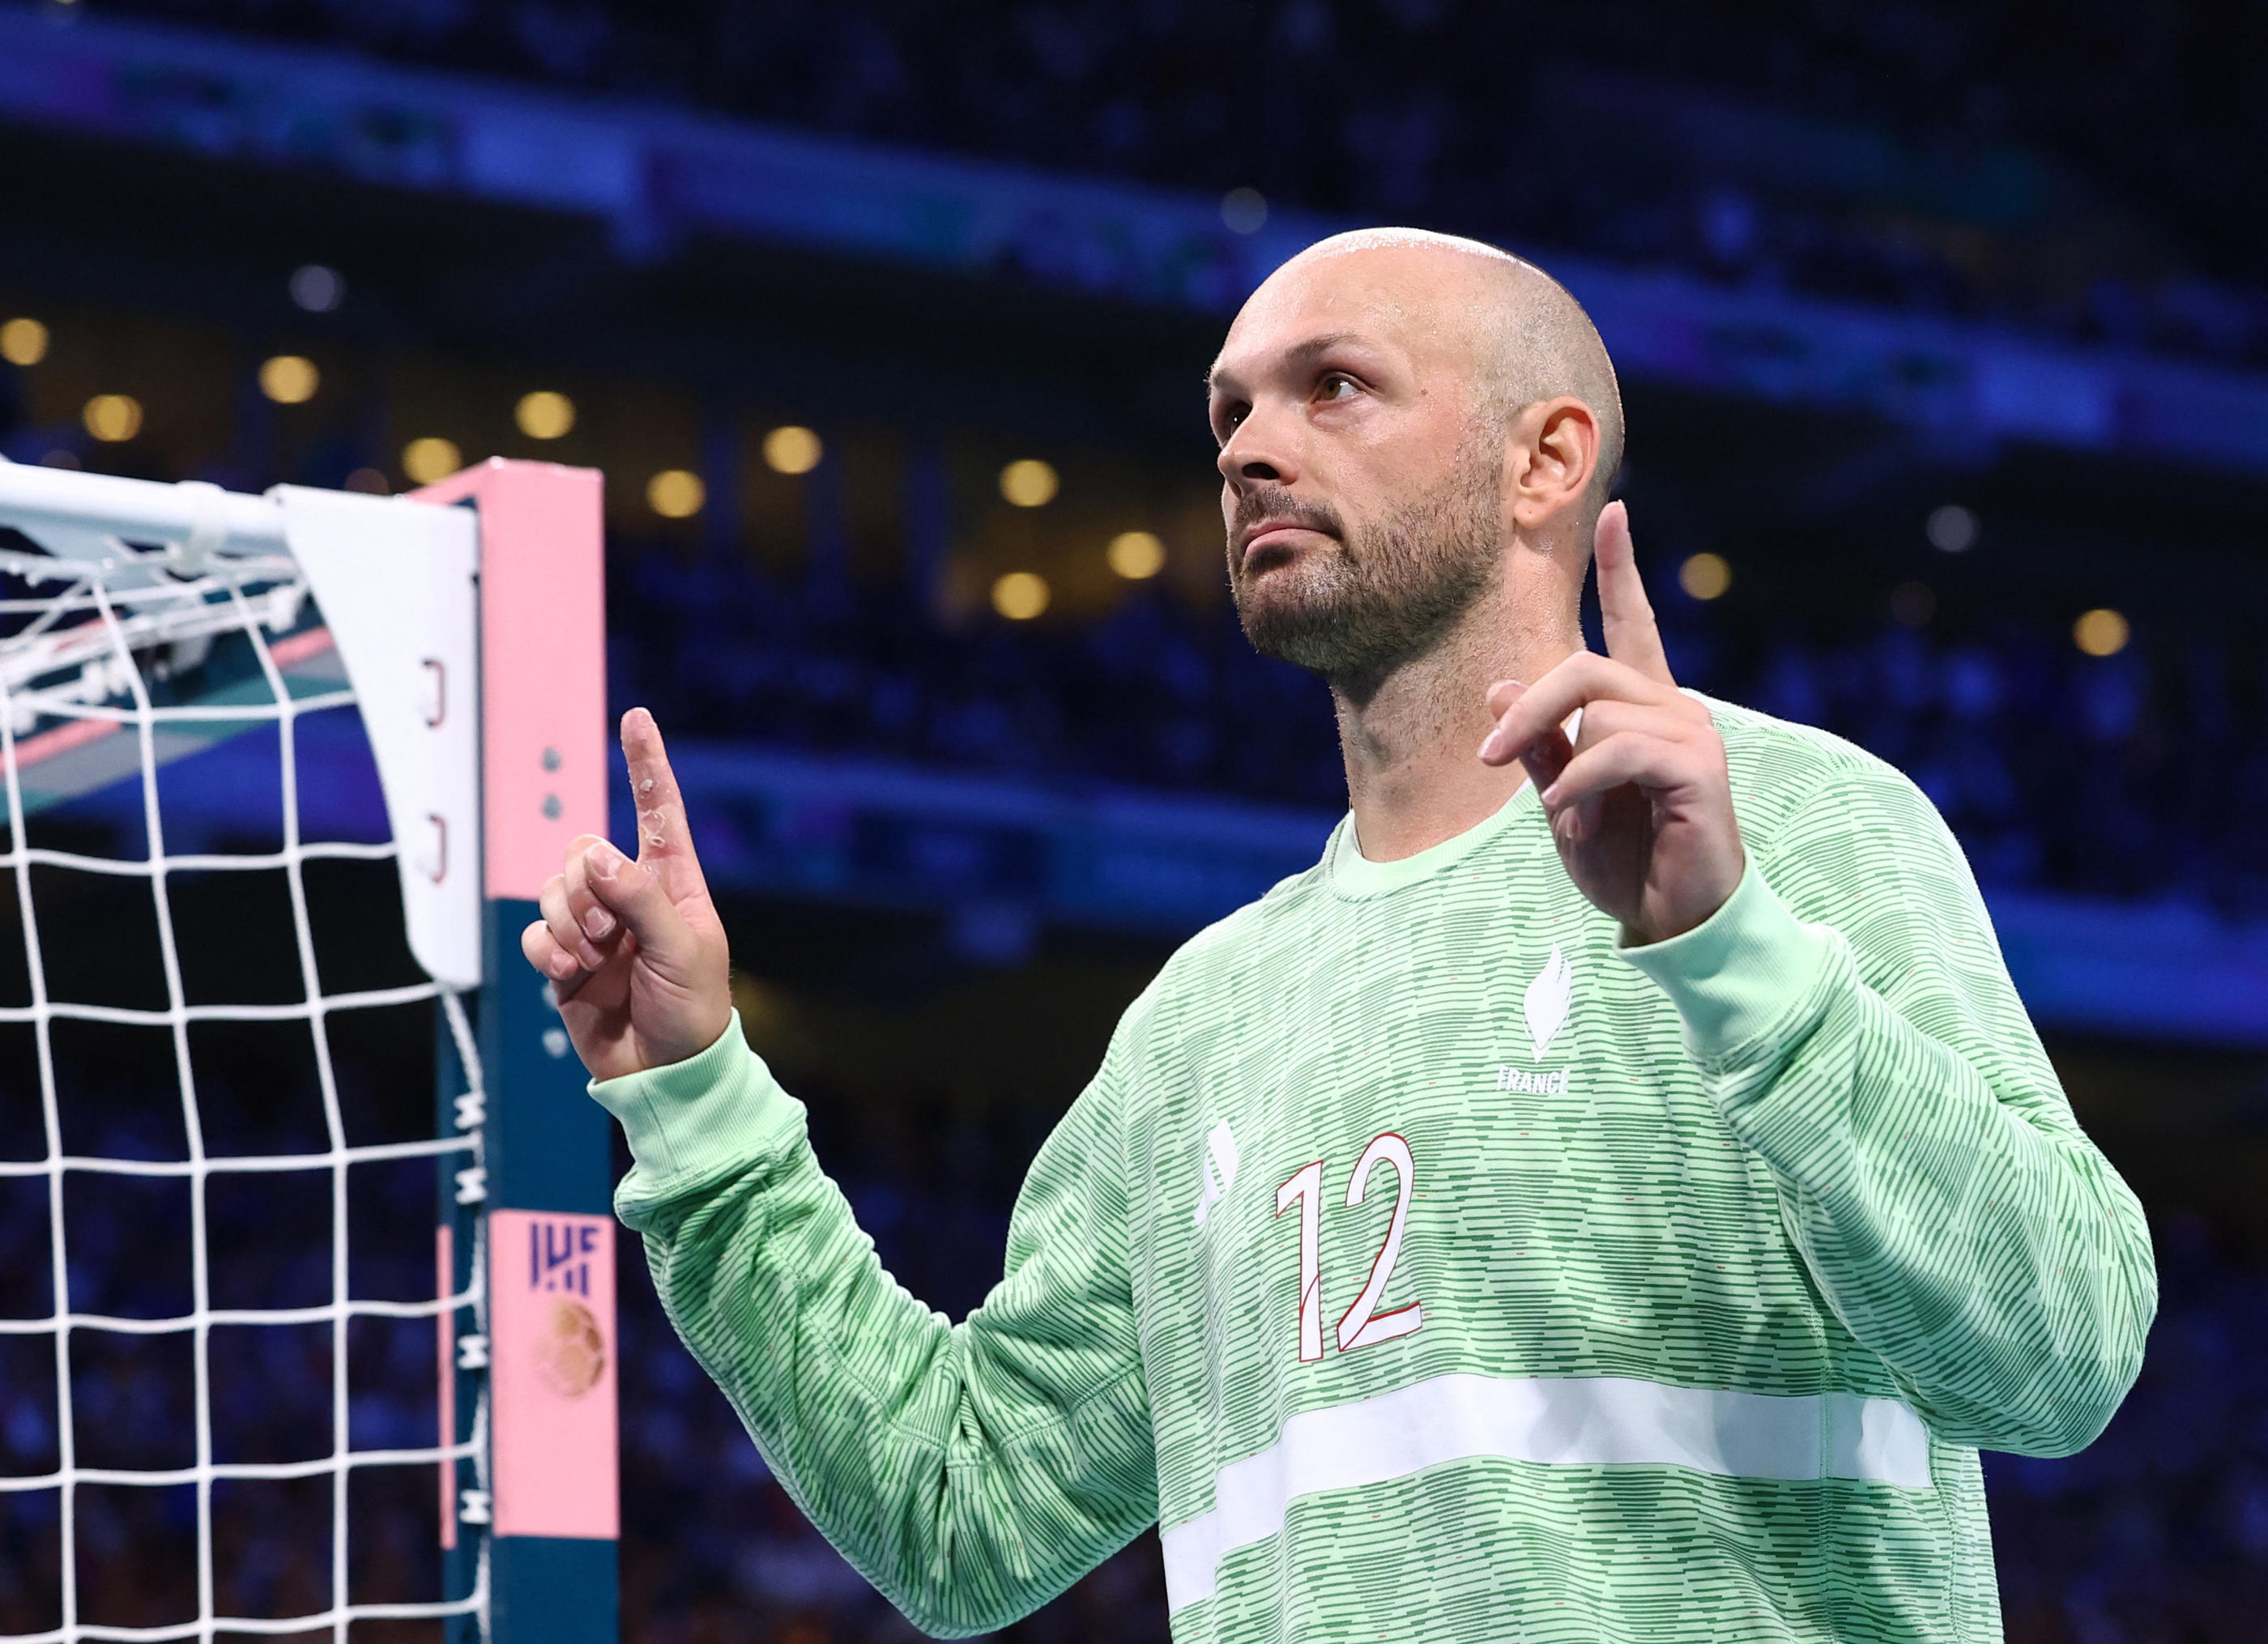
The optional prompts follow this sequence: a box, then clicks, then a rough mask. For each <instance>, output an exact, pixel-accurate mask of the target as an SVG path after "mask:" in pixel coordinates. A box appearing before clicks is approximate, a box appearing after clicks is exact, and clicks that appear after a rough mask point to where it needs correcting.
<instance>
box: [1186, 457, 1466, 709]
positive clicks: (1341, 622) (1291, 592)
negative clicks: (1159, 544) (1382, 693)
mask: <svg viewBox="0 0 2268 1644" xmlns="http://www.w3.org/2000/svg"><path fill="white" fill-rule="evenodd" d="M1502 497H1503V459H1502V458H1501V456H1500V455H1499V454H1497V453H1496V452H1494V451H1492V450H1489V449H1486V448H1484V446H1483V445H1482V444H1481V442H1478V441H1476V442H1474V444H1473V445H1471V446H1469V447H1468V448H1467V449H1466V451H1463V452H1462V454H1461V455H1460V456H1459V458H1458V459H1457V462H1456V465H1455V466H1454V468H1453V469H1452V471H1451V473H1450V475H1449V478H1448V480H1447V482H1445V483H1444V484H1443V485H1442V486H1441V487H1440V488H1439V489H1437V490H1435V491H1433V492H1432V493H1430V494H1428V495H1425V496H1423V497H1421V498H1419V499H1418V500H1417V501H1415V502H1412V503H1405V504H1404V505H1403V506H1402V507H1401V508H1399V509H1398V510H1395V512H1393V513H1391V514H1389V515H1388V516H1387V517H1384V518H1381V519H1380V520H1377V521H1375V522H1374V523H1373V524H1370V525H1365V526H1364V527H1363V528H1362V529H1361V530H1359V531H1358V532H1353V533H1352V534H1351V535H1350V534H1348V533H1347V532H1345V531H1344V528H1343V526H1342V525H1341V524H1340V521H1339V519H1338V517H1337V513H1336V512H1335V511H1334V510H1330V509H1329V508H1328V507H1324V506H1322V505H1321V504H1317V503H1309V502H1306V501H1304V500H1302V499H1300V498H1297V497H1294V496H1293V495H1292V494H1291V493H1290V492H1288V491H1283V490H1278V489H1275V488H1262V489H1256V490H1254V491H1250V492H1248V493H1246V494H1245V495H1244V496H1243V498H1242V499H1241V502H1240V504H1239V507H1238V510H1237V519H1236V524H1237V529H1238V530H1239V531H1241V530H1243V529H1244V528H1246V527H1247V526H1248V525H1252V524H1254V523H1256V521H1258V520H1261V519H1281V520H1291V521H1294V522H1297V523H1300V524H1303V525H1308V526H1310V527H1312V528H1314V529H1315V530H1318V531H1323V532H1328V533H1329V534H1331V535H1333V536H1336V537H1337V538H1338V546H1337V547H1335V548H1330V549H1324V550H1320V551H1318V550H1310V551H1308V552H1307V553H1306V554H1301V555H1300V556H1299V557H1298V558H1297V559H1295V560H1294V561H1292V562H1291V563H1290V564H1288V565H1279V566H1276V567H1274V568H1272V569H1269V570H1267V571H1265V572H1263V573H1262V574H1261V575H1260V576H1251V575H1250V574H1248V572H1247V571H1246V570H1245V569H1244V568H1243V566H1241V564H1237V563H1233V562H1232V564H1231V565H1230V567H1229V588H1230V591H1231V592H1232V593H1233V595H1234V597H1235V599H1236V614H1237V616H1238V618H1239V619H1240V620H1241V621H1242V622H1243V624H1244V634H1245V637H1246V638H1247V639H1248V640H1250V641H1251V642H1252V647H1253V649H1254V650H1257V651H1258V652H1259V653H1260V654H1261V655H1262V656H1263V657H1277V658H1278V659H1279V660H1281V661H1284V662H1288V663H1291V664H1294V665H1295V666H1298V667H1301V668H1306V669H1308V670H1310V671H1312V672H1315V673H1319V674H1321V675H1322V676H1323V678H1324V679H1327V680H1329V682H1330V685H1331V687H1332V689H1334V690H1335V691H1337V692H1338V693H1339V694H1342V695H1344V696H1347V697H1349V698H1351V699H1352V700H1353V701H1356V702H1358V703H1361V702H1366V701H1369V699H1370V698H1371V697H1372V696H1373V695H1374V694H1376V693H1377V691H1378V688H1379V686H1381V684H1383V683H1384V682H1385V680H1386V679H1388V678H1389V677H1390V676H1391V675H1393V674H1394V673H1395V671H1397V670H1398V669H1400V668H1402V667H1403V666H1404V665H1405V664H1409V663H1410V662H1412V661H1414V660H1416V659H1417V658H1418V657H1423V656H1425V654H1426V653H1427V652H1429V651H1431V650H1432V649H1433V648H1434V647H1435V646H1437V645H1439V644H1440V642H1442V641H1443V640H1444V639H1446V638H1447V636H1448V635H1449V634H1450V633H1451V632H1452V631H1454V628H1456V626H1457V623H1458V621H1459V620H1460V619H1461V618H1462V617H1463V616H1464V614H1465V613H1467V612H1468V611H1469V610H1470V609H1472V607H1473V605H1474V603H1475V602H1476V600H1478V599H1479V598H1480V597H1481V596H1482V595H1483V594H1484V593H1485V592H1487V591H1488V590H1489V589H1490V588H1491V586H1492V585H1493V584H1494V583H1495V582H1496V579H1497V577H1498V576H1499V573H1500V570H1501V568H1502V564H1503V549H1502V541H1501V531H1502V525H1501V520H1502V508H1503V503H1502ZM1232 540H1233V538H1232Z"/></svg>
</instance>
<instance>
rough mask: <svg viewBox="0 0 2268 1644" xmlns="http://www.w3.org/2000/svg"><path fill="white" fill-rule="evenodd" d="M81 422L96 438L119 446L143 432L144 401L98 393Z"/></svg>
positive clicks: (89, 402) (128, 396) (129, 396)
mask: <svg viewBox="0 0 2268 1644" xmlns="http://www.w3.org/2000/svg"><path fill="white" fill-rule="evenodd" d="M79 420H80V421H81V422H84V423H85V424H86V431H87V432H88V433H90V434H92V435H93V436H94V437H95V438H97V439H99V440H100V441H102V442H103V443H104V444H107V445H115V444H120V443H122V442H123V441H125V440H129V439H132V438H133V437H135V436H136V434H139V433H140V432H141V431H142V402H141V401H140V400H136V398H135V397H134V396H133V395H132V394H97V395H95V397H94V398H93V399H92V400H88V401H87V402H86V407H85V410H83V411H81V412H80V413H79Z"/></svg>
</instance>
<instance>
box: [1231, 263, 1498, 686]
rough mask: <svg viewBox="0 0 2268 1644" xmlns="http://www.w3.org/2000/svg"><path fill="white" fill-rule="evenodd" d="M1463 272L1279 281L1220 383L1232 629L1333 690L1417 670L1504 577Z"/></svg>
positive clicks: (1307, 269)
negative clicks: (1239, 626) (1415, 663)
mask: <svg viewBox="0 0 2268 1644" xmlns="http://www.w3.org/2000/svg"><path fill="white" fill-rule="evenodd" d="M1445 261H1447V263H1448V264H1449V266H1448V267H1447V268H1444V267H1443V264H1444V262H1445ZM1457 261H1462V260H1460V259H1454V258H1448V259H1445V258H1444V256H1443V255H1442V253H1427V252H1422V251H1410V250H1403V249H1390V250H1373V251H1358V252H1348V253H1341V254H1338V255H1335V256H1328V257H1322V258H1317V259H1314V260H1313V261H1309V262H1307V263H1303V264H1299V265H1295V266H1293V267H1291V268H1285V269H1284V270H1282V271H1281V272H1279V273H1278V275H1276V276H1274V277H1273V278H1271V279H1270V281H1269V282H1268V283H1267V284H1265V285H1264V286H1263V287H1262V288H1261V290H1259V291H1258V292H1256V294H1255V295H1254V297H1253V298H1252V300H1251V301H1250V302H1249V303H1248V304H1246V305H1245V307H1244V311H1243V312H1241V314H1239V315H1238V316H1237V319H1236V323H1235V324H1234V325H1233V326H1232V327H1230V328H1229V334H1228V341H1227V342H1226V344H1225V345H1224V346H1223V347H1222V349H1221V353H1220V357H1219V360H1218V361H1217V362H1215V363H1214V366H1213V371H1212V378H1211V395H1210V400H1209V405H1208V410H1209V413H1210V415H1211V420H1212V429H1213V435H1214V437H1215V438H1216V439H1218V440H1219V441H1220V442H1221V451H1220V459H1219V466H1220V472H1221V481H1222V483H1221V517H1222V520H1223V522H1224V524H1225V525H1226V527H1227V535H1228V575H1229V586H1230V589H1231V591H1233V593H1234V595H1235V598H1236V608H1237V613H1238V615H1239V616H1241V618H1242V619H1243V621H1244V629H1245V633H1246V634H1247V635H1248V636H1249V637H1250V639H1251V641H1252V643H1253V645H1254V646H1255V648H1256V649H1257V650H1260V651H1261V652H1262V653H1263V654H1264V655H1268V656H1272V657H1282V658H1283V659H1285V661H1288V662H1292V663H1296V664H1300V666H1302V667H1306V668H1311V669H1314V671H1315V672H1319V673H1322V674H1323V675H1324V676H1326V677H1327V678H1329V679H1332V680H1333V681H1334V682H1335V683H1341V684H1345V685H1350V686H1360V685H1361V684H1362V683H1363V682H1364V681H1365V680H1369V681H1373V682H1374V681H1375V680H1376V679H1380V678H1382V677H1383V676H1384V674H1385V673H1386V672H1389V671H1391V670H1392V669H1393V668H1394V667H1395V666H1396V665H1398V664H1400V663H1402V662H1403V661H1406V660H1408V659H1409V658H1410V657H1414V656H1417V655H1419V654H1422V653H1423V652H1424V651H1425V650H1426V649H1427V648H1429V647H1430V646H1431V644H1432V642H1434V641H1435V640H1437V639H1438V638H1440V635H1442V633H1443V632H1445V631H1446V630H1447V628H1448V627H1449V626H1450V625H1451V624H1453V623H1454V621H1455V620H1456V619H1457V618H1458V617H1459V616H1461V615H1462V614H1463V613H1464V612H1465V611H1466V610H1467V609H1468V608H1469V606H1470V605H1471V604H1472V602H1473V601H1474V600H1475V599H1476V598H1478V597H1479V595H1480V594H1481V593H1482V592H1484V591H1485V590H1486V589H1487V588H1488V587H1489V586H1490V585H1491V583H1492V582H1493V581H1494V579H1495V578H1496V576H1498V575H1499V570H1500V567H1501V562H1502V561H1501V543H1502V531H1503V525H1502V510H1503V502H1502V462H1503V445H1502V430H1501V429H1497V428H1495V427H1494V425H1493V421H1494V420H1493V419H1492V418H1491V417H1489V416H1486V415H1483V414H1482V413H1481V411H1480V408H1479V407H1478V405H1477V403H1476V398H1475V394H1474V384H1473V381H1472V376H1473V368H1474V357H1475V356H1474V341H1473V336H1472V330H1471V325H1472V321H1471V319H1470V315H1471V314H1472V313H1473V312H1475V311H1474V308H1473V307H1472V306H1471V305H1472V303H1473V301H1474V297H1473V295H1472V293H1471V292H1470V290H1469V287H1467V286H1466V285H1465V284H1464V282H1465V280H1467V279H1469V275H1468V274H1467V273H1466V271H1465V270H1464V269H1462V268H1458V267H1456V266H1454V265H1455V263H1456V262H1457Z"/></svg>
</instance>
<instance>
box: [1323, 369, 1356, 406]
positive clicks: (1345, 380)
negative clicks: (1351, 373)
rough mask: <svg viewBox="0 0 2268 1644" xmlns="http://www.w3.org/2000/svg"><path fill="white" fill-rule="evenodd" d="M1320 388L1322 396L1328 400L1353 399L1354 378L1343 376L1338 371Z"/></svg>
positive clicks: (1326, 379) (1325, 379)
mask: <svg viewBox="0 0 2268 1644" xmlns="http://www.w3.org/2000/svg"><path fill="white" fill-rule="evenodd" d="M1320 386H1321V389H1322V396H1323V398H1324V399H1326V400H1346V399H1351V398H1352V397H1353V394H1354V392H1355V385H1354V378H1351V377H1347V376H1343V375H1341V374H1340V373H1339V372H1337V371H1333V372H1332V373H1331V374H1330V375H1329V376H1328V377H1326V378H1323V380H1322V384H1321V385H1320Z"/></svg>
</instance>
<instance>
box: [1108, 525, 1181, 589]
mask: <svg viewBox="0 0 2268 1644" xmlns="http://www.w3.org/2000/svg"><path fill="white" fill-rule="evenodd" d="M1103 554H1104V557H1105V558H1107V559H1108V561H1110V569H1112V570H1114V571H1116V572H1117V573H1118V574H1119V575H1120V576H1123V577H1124V578H1125V579H1126V580H1127V581H1128V582H1130V583H1138V582H1141V581H1143V580H1144V579H1145V578H1146V577H1151V576H1156V575H1157V574H1158V573H1159V572H1160V571H1162V570H1164V569H1166V545H1165V544H1164V543H1162V542H1160V540H1159V539H1158V538H1157V536H1156V534H1155V533H1154V532H1147V531H1122V532H1119V533H1118V534H1117V535H1116V536H1115V537H1113V538H1111V539H1110V546H1109V547H1108V548H1106V549H1104V550H1103Z"/></svg>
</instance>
